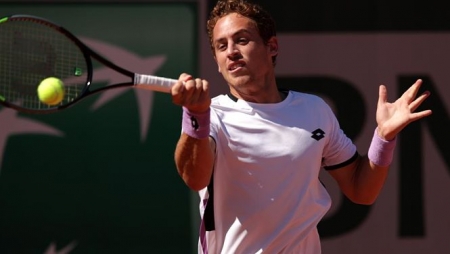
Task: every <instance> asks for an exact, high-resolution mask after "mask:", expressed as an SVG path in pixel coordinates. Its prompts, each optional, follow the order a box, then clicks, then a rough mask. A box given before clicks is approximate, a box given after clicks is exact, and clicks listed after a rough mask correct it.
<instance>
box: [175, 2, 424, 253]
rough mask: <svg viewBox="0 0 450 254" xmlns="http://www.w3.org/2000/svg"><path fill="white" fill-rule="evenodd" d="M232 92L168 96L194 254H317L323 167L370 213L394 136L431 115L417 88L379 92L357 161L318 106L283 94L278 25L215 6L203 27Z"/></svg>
mask: <svg viewBox="0 0 450 254" xmlns="http://www.w3.org/2000/svg"><path fill="white" fill-rule="evenodd" d="M207 29H208V35H209V39H210V43H211V49H212V52H213V56H214V59H215V61H216V62H217V66H218V70H219V72H220V73H221V74H222V75H223V78H224V79H225V81H226V83H227V84H228V86H229V93H228V94H224V95H218V96H217V97H214V98H211V97H210V93H209V83H208V81H206V80H202V79H198V78H194V77H192V76H191V75H188V74H181V75H180V77H179V81H178V82H177V83H176V85H175V86H174V87H173V88H172V90H171V94H172V99H173V102H174V103H175V104H177V105H180V106H182V108H183V119H182V133H181V136H180V139H179V141H178V144H177V146H176V149H175V163H176V166H177V169H178V172H179V174H180V176H181V177H182V179H183V180H184V182H185V183H186V184H187V186H189V187H190V188H191V189H192V190H195V191H198V192H199V195H200V197H201V203H200V214H201V218H202V223H201V225H200V227H201V229H200V237H199V248H198V252H199V253H210V254H211V253H214V254H216V253H226V254H229V253H233V254H241V253H242V254H250V253H297V254H302V253H304V254H318V253H321V246H320V237H319V234H318V231H317V224H318V222H319V221H320V220H321V219H322V217H323V216H324V215H325V213H326V212H327V211H328V209H329V208H330V205H331V199H330V196H329V194H328V193H327V190H326V189H325V188H324V186H323V185H322V184H321V182H320V180H319V171H320V170H321V169H322V168H324V169H325V170H326V171H327V172H328V173H330V174H331V176H332V177H333V178H334V179H335V180H336V181H337V183H338V185H339V187H340V189H341V191H342V192H343V193H344V194H345V195H346V196H347V197H348V198H349V199H350V200H352V201H353V202H355V203H358V204H367V205H370V204H372V203H373V202H374V201H375V200H376V198H377V196H378V194H379V193H380V190H381V189H382V186H383V184H384V182H385V179H386V176H387V173H388V169H389V165H390V164H391V162H392V158H393V152H394V148H395V145H396V137H397V135H398V133H399V132H400V131H401V130H402V129H403V128H404V127H405V126H407V125H408V124H409V123H411V122H413V121H416V120H419V119H421V118H423V117H426V116H428V115H430V114H431V113H432V112H431V110H424V111H420V112H415V111H416V109H417V107H419V105H421V103H422V102H423V101H424V100H425V99H426V98H427V97H428V96H429V92H424V93H422V94H418V90H419V87H420V86H421V84H422V81H421V80H417V81H416V82H415V83H414V84H412V86H411V87H410V88H409V89H408V90H407V91H405V92H404V94H403V95H402V96H401V97H400V98H398V99H397V100H396V101H395V102H392V103H390V102H388V101H387V90H386V87H385V86H384V85H380V87H379V99H378V105H377V111H376V121H377V126H374V134H373V140H372V142H371V144H370V147H369V148H368V155H367V156H366V155H364V156H362V155H360V154H359V153H358V151H357V149H356V146H355V145H354V143H353V142H352V140H350V139H349V138H348V137H347V136H346V135H345V132H344V131H343V130H341V128H340V126H339V123H338V121H337V119H336V117H335V115H334V114H333V112H332V110H331V108H330V107H329V106H328V105H327V104H326V103H325V102H324V101H323V100H322V99H321V98H319V97H317V96H315V95H311V94H305V93H299V92H294V91H280V90H278V89H277V84H276V79H275V70H274V66H275V62H276V58H277V55H278V41H277V37H276V31H275V23H274V21H273V19H272V18H271V16H270V15H269V14H268V13H267V12H266V11H265V10H263V9H262V8H261V7H260V6H258V5H256V4H253V3H250V2H247V1H245V0H221V1H218V2H217V4H216V6H215V7H214V9H213V10H212V12H211V16H210V18H209V20H208V23H207Z"/></svg>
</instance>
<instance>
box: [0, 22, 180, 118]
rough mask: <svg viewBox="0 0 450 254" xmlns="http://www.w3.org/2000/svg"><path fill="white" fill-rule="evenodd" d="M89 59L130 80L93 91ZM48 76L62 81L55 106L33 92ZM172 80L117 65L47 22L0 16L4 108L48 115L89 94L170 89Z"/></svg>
mask: <svg viewBox="0 0 450 254" xmlns="http://www.w3.org/2000/svg"><path fill="white" fill-rule="evenodd" d="M93 60H96V61H98V62H99V63H101V64H103V65H104V66H107V67H109V68H111V69H113V70H115V71H117V72H119V73H121V74H123V75H124V76H126V77H129V78H130V81H129V82H124V83H118V84H110V85H106V86H102V87H100V88H95V89H94V88H93V86H91V83H92V78H93V74H94V73H93V67H92V61H93ZM47 77H56V78H59V79H61V80H62V81H63V82H64V88H65V93H64V99H63V100H62V101H61V102H60V103H59V104H57V105H53V106H49V105H46V104H44V103H42V102H41V101H40V100H39V97H38V95H37V87H38V85H39V84H40V82H41V81H42V80H44V79H45V78H47ZM176 81H177V80H175V79H170V78H165V77H158V76H153V75H144V74H137V73H134V72H131V71H129V70H126V69H124V68H121V67H119V66H118V65H116V64H114V63H112V62H110V61H109V60H107V59H106V58H104V57H102V56H101V55H99V54H97V53H96V52H94V51H93V50H91V49H90V48H88V47H87V46H86V45H85V44H83V43H82V42H81V41H80V40H79V39H78V38H77V37H76V36H75V35H73V34H72V33H71V32H69V31H68V30H66V29H65V28H63V27H61V26H59V25H57V24H55V23H53V22H51V21H49V20H46V19H43V18H40V17H36V16H31V15H12V16H8V17H4V18H1V19H0V104H2V105H4V106H6V107H9V108H13V109H15V110H18V111H21V112H25V113H31V114H42V113H52V112H57V111H59V110H62V109H65V108H68V107H70V106H71V105H73V104H74V103H76V102H78V101H80V100H81V99H83V98H85V97H87V96H89V95H92V94H95V93H98V92H101V91H105V90H108V89H113V88H118V87H135V88H140V89H149V90H153V91H157V92H165V93H170V89H171V87H172V86H173V85H174V83H175V82H176Z"/></svg>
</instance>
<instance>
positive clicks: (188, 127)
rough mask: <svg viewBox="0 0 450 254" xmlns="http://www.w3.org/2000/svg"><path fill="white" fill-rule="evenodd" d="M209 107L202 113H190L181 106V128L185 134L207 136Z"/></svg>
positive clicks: (194, 136) (198, 137)
mask: <svg viewBox="0 0 450 254" xmlns="http://www.w3.org/2000/svg"><path fill="white" fill-rule="evenodd" d="M209 112H210V109H208V110H207V111H206V112H203V113H192V112H191V111H189V110H188V109H187V108H185V107H183V120H182V126H181V128H182V130H183V132H184V133H186V134H187V135H189V136H191V137H193V138H197V139H202V138H207V137H208V136H209V123H210V114H209Z"/></svg>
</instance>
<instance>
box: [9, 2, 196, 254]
mask: <svg viewBox="0 0 450 254" xmlns="http://www.w3.org/2000/svg"><path fill="white" fill-rule="evenodd" d="M197 11H198V10H197V5H195V4H188V3H167V4H163V3H147V4H144V3H142V4H37V3H33V4H0V16H6V15H10V14H29V15H36V16H40V17H44V18H46V19H49V20H51V21H53V22H55V23H57V24H59V25H61V26H63V27H65V28H67V29H68V30H69V31H72V32H73V33H74V34H75V35H76V36H78V37H80V39H81V40H82V41H83V42H84V43H86V44H87V45H88V46H89V47H91V48H92V49H94V51H97V52H99V53H100V54H101V55H103V56H105V57H106V58H108V59H110V60H112V61H113V62H115V63H116V64H118V65H119V66H122V67H125V68H127V69H130V70H131V71H133V72H139V73H145V74H154V75H158V76H164V77H170V78H175V79H176V78H178V76H179V74H180V73H182V72H187V73H191V74H194V75H196V72H197V59H196V57H197V38H198V35H197V25H196V24H197ZM123 79H124V78H123V77H121V75H120V74H117V73H115V72H114V71H112V70H110V69H108V68H106V67H103V66H101V65H98V64H96V65H95V72H94V85H95V86H104V85H108V84H111V83H116V82H121V81H123ZM125 80H126V79H125ZM180 113H181V111H180V108H179V107H177V106H175V105H173V104H172V101H171V97H170V95H168V94H163V93H154V92H151V91H144V90H138V89H132V88H130V89H118V90H113V91H111V92H105V93H101V94H97V95H93V96H91V97H89V98H87V99H85V100H83V101H81V102H80V103H78V104H76V105H74V106H73V107H71V108H69V109H67V110H64V111H61V112H58V113H55V114H50V115H26V114H22V113H18V112H16V111H13V110H11V109H8V108H4V107H0V170H1V171H0V253H74V254H75V253H121V254H122V253H190V252H191V250H192V248H193V245H195V243H193V242H192V239H195V237H194V238H193V237H192V235H191V233H192V230H191V223H190V221H191V217H192V215H191V214H190V211H191V209H190V201H189V200H190V192H189V190H188V189H187V187H186V186H185V185H184V183H183V182H182V181H181V180H180V178H179V176H178V174H177V172H176V169H175V165H174V161H173V151H174V148H175V145H176V141H177V139H178V136H179V133H180V126H181V124H180V119H181V114H180Z"/></svg>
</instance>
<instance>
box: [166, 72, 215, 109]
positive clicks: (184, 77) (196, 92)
mask: <svg viewBox="0 0 450 254" xmlns="http://www.w3.org/2000/svg"><path fill="white" fill-rule="evenodd" d="M171 93H172V101H173V102H174V103H175V104H177V105H180V106H184V107H187V108H188V109H190V110H191V111H198V112H200V111H206V110H207V109H208V108H209V105H210V103H211V98H210V95H209V84H208V81H206V80H203V79H199V78H195V79H194V78H193V77H192V76H191V75H188V74H185V73H183V74H181V75H180V77H179V79H178V82H177V83H176V84H175V85H174V86H173V87H172V90H171Z"/></svg>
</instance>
